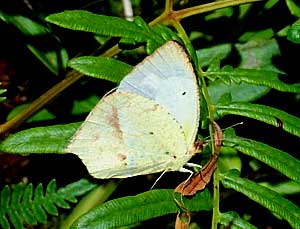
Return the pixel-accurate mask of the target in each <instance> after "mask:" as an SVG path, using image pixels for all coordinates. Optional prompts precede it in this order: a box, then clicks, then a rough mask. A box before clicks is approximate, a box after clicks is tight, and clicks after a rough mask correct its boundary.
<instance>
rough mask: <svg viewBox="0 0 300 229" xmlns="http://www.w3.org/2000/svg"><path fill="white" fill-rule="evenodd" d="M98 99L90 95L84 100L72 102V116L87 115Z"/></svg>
mask: <svg viewBox="0 0 300 229" xmlns="http://www.w3.org/2000/svg"><path fill="white" fill-rule="evenodd" d="M99 100H100V98H99V97H98V96H96V95H91V96H89V97H87V98H85V99H84V100H74V102H73V108H72V111H71V114H72V115H82V114H88V113H89V112H90V111H91V110H92V109H93V108H94V107H95V106H96V104H97V103H98V102H99Z"/></svg>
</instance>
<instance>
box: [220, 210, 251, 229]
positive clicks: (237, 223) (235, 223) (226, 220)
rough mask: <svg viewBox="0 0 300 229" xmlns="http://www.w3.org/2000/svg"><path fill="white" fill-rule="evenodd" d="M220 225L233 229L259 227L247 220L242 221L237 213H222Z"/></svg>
mask: <svg viewBox="0 0 300 229" xmlns="http://www.w3.org/2000/svg"><path fill="white" fill-rule="evenodd" d="M220 224H221V225H224V226H225V227H228V226H230V228H232V229H239V228H240V229H244V228H247V229H255V228H257V227H255V226H253V225H252V224H250V223H249V222H247V221H246V220H244V219H242V218H241V217H240V216H239V214H238V213H236V212H225V213H221V217H220Z"/></svg>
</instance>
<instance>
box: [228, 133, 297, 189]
mask: <svg viewBox="0 0 300 229" xmlns="http://www.w3.org/2000/svg"><path fill="white" fill-rule="evenodd" d="M224 145H228V146H232V148H234V149H236V150H238V151H240V152H242V153H244V154H246V155H249V156H251V157H254V158H256V159H257V160H259V161H262V162H264V163H265V164H267V165H269V166H270V167H272V168H274V169H276V170H277V171H279V172H281V173H282V174H284V175H285V176H287V177H289V178H290V179H292V180H294V181H296V182H298V183H299V184H300V161H299V160H297V159H296V158H294V157H292V156H291V155H289V154H288V153H285V152H283V151H281V150H279V149H275V148H273V147H271V146H268V145H266V144H263V143H261V142H257V141H254V140H251V139H246V138H241V137H238V136H235V137H234V136H232V135H230V136H227V135H226V132H225V140H224Z"/></svg>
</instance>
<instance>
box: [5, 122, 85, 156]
mask: <svg viewBox="0 0 300 229" xmlns="http://www.w3.org/2000/svg"><path fill="white" fill-rule="evenodd" d="M79 125H80V123H71V124H66V125H54V126H48V127H37V128H32V129H27V130H24V131H20V132H18V133H15V134H12V135H10V136H9V137H8V138H6V139H5V140H3V141H2V142H0V151H2V152H6V153H17V154H23V155H29V154H32V153H65V152H64V149H65V147H66V145H67V144H68V141H69V139H70V138H71V136H73V134H74V133H75V131H76V129H77V128H78V127H79Z"/></svg>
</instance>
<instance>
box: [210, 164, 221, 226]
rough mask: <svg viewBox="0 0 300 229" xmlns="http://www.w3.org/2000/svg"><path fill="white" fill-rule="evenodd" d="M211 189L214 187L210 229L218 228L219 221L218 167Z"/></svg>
mask: <svg viewBox="0 0 300 229" xmlns="http://www.w3.org/2000/svg"><path fill="white" fill-rule="evenodd" d="M213 187H214V194H213V216H212V224H211V228H212V229H217V228H218V222H219V221H220V209H219V205H220V172H219V169H218V167H217V168H216V170H215V172H214V177H213Z"/></svg>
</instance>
